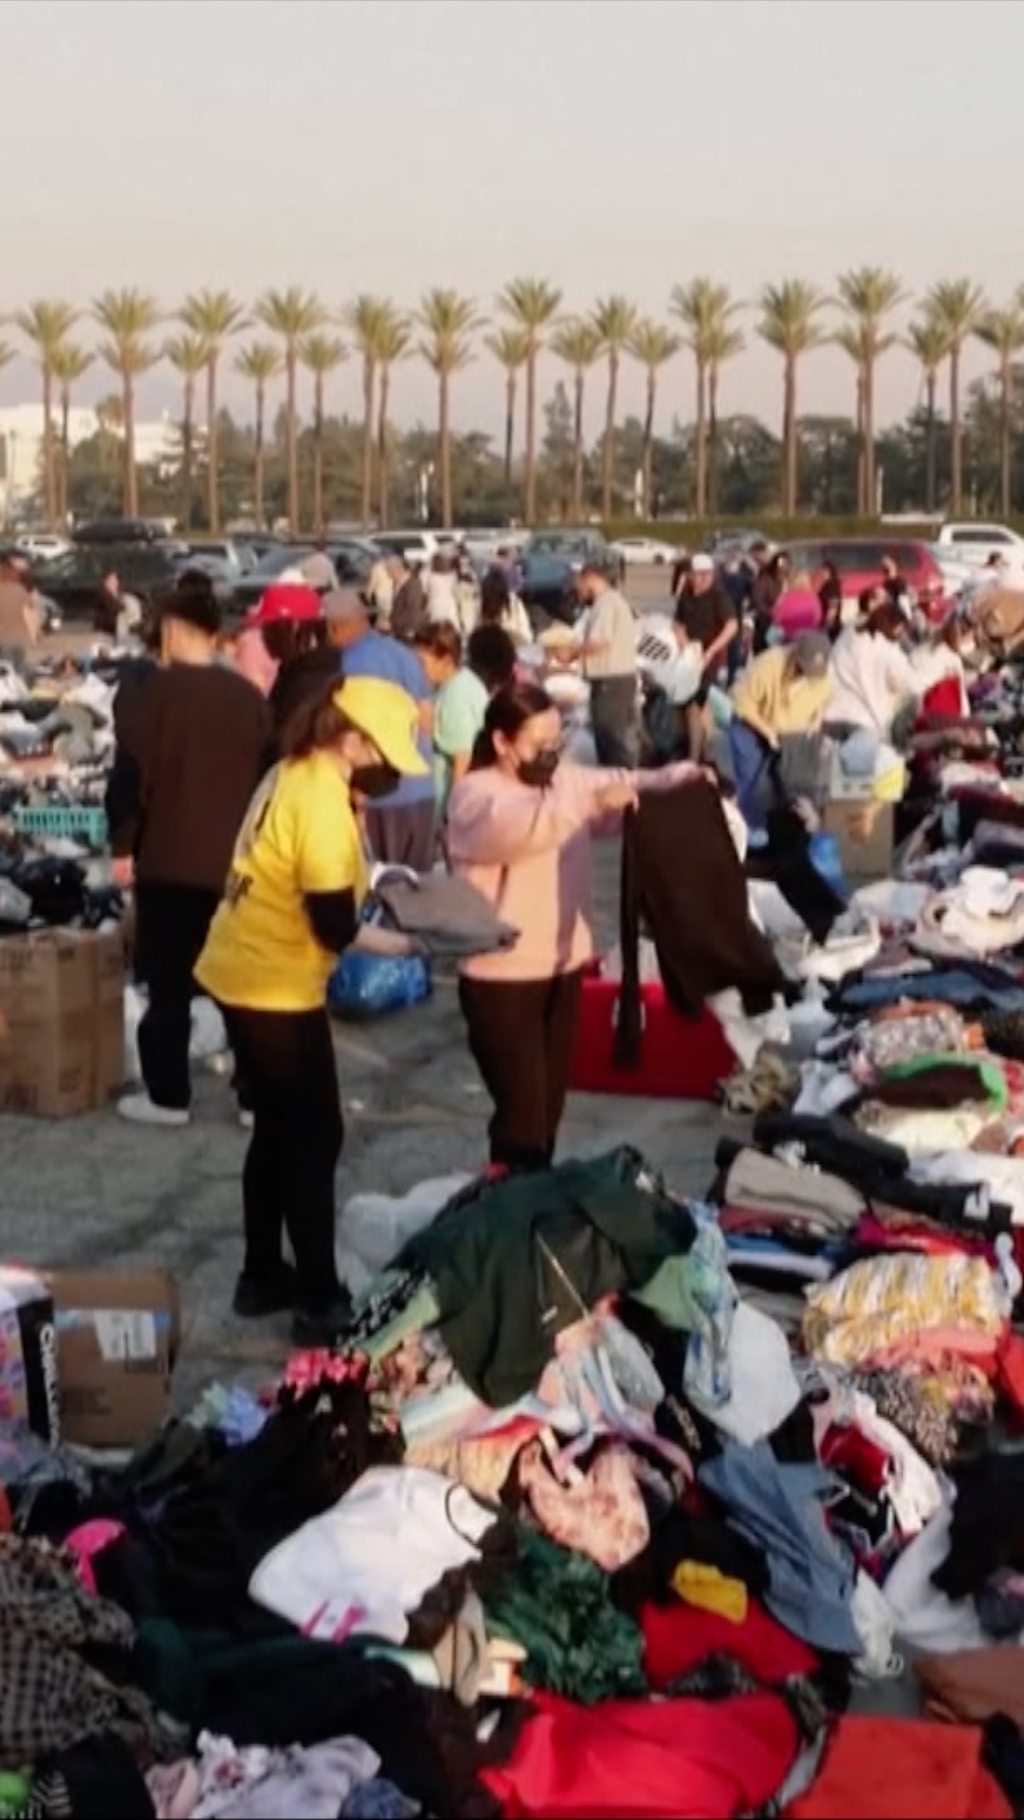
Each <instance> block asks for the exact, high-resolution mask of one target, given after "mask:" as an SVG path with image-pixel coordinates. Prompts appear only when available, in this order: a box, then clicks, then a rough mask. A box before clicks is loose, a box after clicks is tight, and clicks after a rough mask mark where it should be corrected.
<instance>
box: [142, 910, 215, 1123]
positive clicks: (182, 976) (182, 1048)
mask: <svg viewBox="0 0 1024 1820" xmlns="http://www.w3.org/2000/svg"><path fill="white" fill-rule="evenodd" d="M219 902H220V893H219V892H218V891H207V890H204V889H203V888H202V887H201V886H199V885H162V884H146V883H145V882H143V883H141V884H139V885H138V886H137V887H136V891H135V912H136V935H135V971H136V974H137V976H138V978H139V979H140V980H142V981H143V982H144V983H145V985H146V986H147V987H148V988H149V1001H148V1004H147V1006H146V1010H145V1012H144V1013H143V1016H142V1021H141V1023H140V1024H139V1066H140V1068H141V1070H142V1078H143V1081H144V1082H145V1084H146V1089H147V1092H148V1093H149V1097H150V1099H151V1100H153V1101H154V1103H155V1104H156V1105H157V1106H169V1107H172V1108H173V1109H174V1110H175V1111H176V1112H185V1111H187V1110H188V1106H189V1102H190V1100H191V1098H192V1085H191V1081H190V1078H189V1066H188V1045H189V1037H190V1035H191V1032H192V1000H193V998H194V997H195V995H196V992H197V991H198V987H197V986H196V984H195V981H194V980H193V978H192V974H193V970H194V968H195V964H196V962H197V960H198V959H199V956H200V955H201V953H202V951H203V947H204V945H205V942H206V937H207V935H208V933H209V929H210V923H211V922H212V920H213V914H214V911H215V910H216V908H217V905H218V903H219Z"/></svg>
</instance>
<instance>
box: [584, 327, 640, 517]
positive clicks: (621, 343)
mask: <svg viewBox="0 0 1024 1820" xmlns="http://www.w3.org/2000/svg"><path fill="white" fill-rule="evenodd" d="M594 327H595V328H596V330H597V333H598V340H599V345H600V348H601V351H602V352H603V353H606V354H607V356H608V397H607V401H606V404H605V419H604V449H603V450H602V461H601V516H602V517H603V518H604V519H605V521H606V522H607V520H608V519H609V518H610V517H611V515H612V487H613V482H614V478H615V400H616V395H617V392H618V386H619V365H620V362H621V359H622V350H623V348H624V347H627V346H628V344H629V339H630V336H631V335H632V333H633V330H634V329H635V328H636V307H635V305H634V304H632V303H630V302H629V301H628V300H627V299H626V298H625V297H620V296H613V297H606V298H604V299H603V300H602V302H600V303H599V304H598V305H597V308H596V309H595V311H594Z"/></svg>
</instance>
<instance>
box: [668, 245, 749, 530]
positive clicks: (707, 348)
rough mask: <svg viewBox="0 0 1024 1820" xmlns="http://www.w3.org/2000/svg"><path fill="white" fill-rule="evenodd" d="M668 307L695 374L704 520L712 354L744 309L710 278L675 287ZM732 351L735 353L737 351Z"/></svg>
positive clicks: (699, 504) (699, 500) (699, 505)
mask: <svg viewBox="0 0 1024 1820" xmlns="http://www.w3.org/2000/svg"><path fill="white" fill-rule="evenodd" d="M669 307H670V308H671V310H672V313H673V315H675V316H678V317H679V320H680V322H681V323H682V324H683V328H684V331H685V333H684V337H683V339H684V341H685V343H686V346H687V347H688V348H689V349H690V350H691V352H692V354H693V358H694V363H695V366H696V371H697V450H696V461H695V466H694V472H695V488H694V510H695V512H696V513H697V516H698V518H703V517H704V515H705V513H706V512H707V508H708V430H707V425H708V398H707V384H708V374H709V368H710V364H711V359H712V352H713V349H714V348H715V347H717V348H719V349H721V348H723V347H724V346H726V345H727V344H728V342H729V337H730V336H731V335H732V334H734V333H735V331H734V330H733V329H732V328H731V327H730V324H731V322H732V319H733V317H734V316H735V315H736V313H737V311H738V310H740V309H742V307H743V306H742V304H739V303H734V302H733V301H732V299H731V298H730V296H729V291H728V288H727V286H726V285H724V284H715V282H714V280H713V279H711V278H694V279H693V280H692V281H691V283H690V284H688V285H685V286H684V285H681V284H677V285H676V286H675V289H674V290H673V292H672V298H671V303H670V306H669ZM740 345H742V343H741V344H740ZM733 352H738V348H737V349H733ZM718 358H719V361H722V360H725V359H727V358H728V355H726V354H724V353H720V354H719V356H718ZM716 377H717V376H716Z"/></svg>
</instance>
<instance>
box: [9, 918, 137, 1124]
mask: <svg viewBox="0 0 1024 1820" xmlns="http://www.w3.org/2000/svg"><path fill="white" fill-rule="evenodd" d="M123 1007H124V962H123V946H122V942H121V937H120V932H119V931H116V930H115V931H112V932H110V933H104V934H98V933H95V932H93V931H89V930H56V929H47V930H41V931H40V932H39V933H38V934H35V935H26V936H10V937H7V938H5V939H4V940H2V941H0V1023H2V1025H3V1027H4V1035H3V1036H2V1038H0V1109H2V1110H4V1111H7V1112H23V1113H30V1114H33V1115H34V1116H36V1117H43V1118H67V1117H70V1116H72V1115H73V1114H75V1113H80V1112H87V1111H88V1110H89V1109H90V1108H91V1107H93V1106H98V1105H102V1104H104V1103H105V1101H106V1100H107V1099H109V1097H110V1095H111V1093H112V1092H114V1091H116V1089H117V1087H119V1086H120V1084H121V1073H122V1050H123V1028H124V1008H123Z"/></svg>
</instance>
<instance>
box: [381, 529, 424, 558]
mask: <svg viewBox="0 0 1024 1820" xmlns="http://www.w3.org/2000/svg"><path fill="white" fill-rule="evenodd" d="M370 542H371V543H372V544H373V545H374V548H375V549H377V550H378V551H380V552H382V553H383V555H385V556H404V557H405V559H406V561H408V560H409V558H410V557H415V558H416V560H417V561H418V562H423V563H428V562H432V561H433V559H434V557H435V556H436V555H437V554H438V552H439V551H440V549H441V539H440V537H439V536H438V533H437V532H436V531H424V530H423V529H422V528H417V529H416V530H414V531H402V530H398V531H377V532H375V533H374V535H373V537H372V538H371V539H370Z"/></svg>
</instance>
